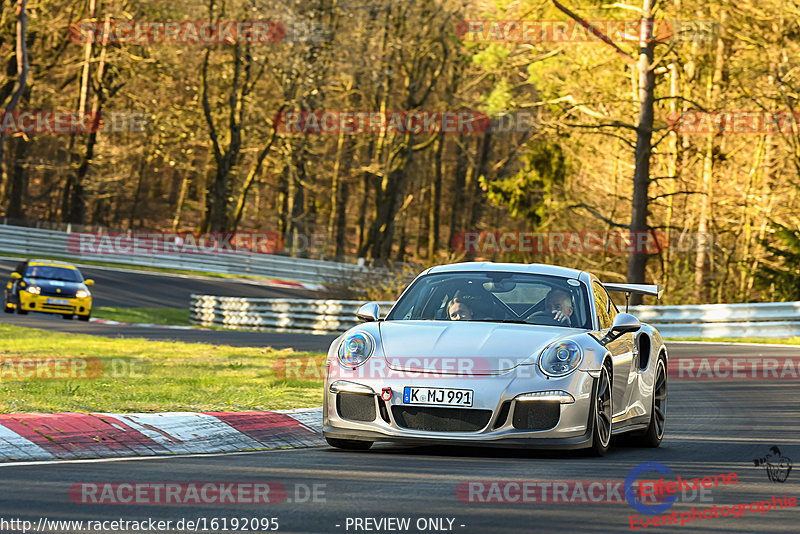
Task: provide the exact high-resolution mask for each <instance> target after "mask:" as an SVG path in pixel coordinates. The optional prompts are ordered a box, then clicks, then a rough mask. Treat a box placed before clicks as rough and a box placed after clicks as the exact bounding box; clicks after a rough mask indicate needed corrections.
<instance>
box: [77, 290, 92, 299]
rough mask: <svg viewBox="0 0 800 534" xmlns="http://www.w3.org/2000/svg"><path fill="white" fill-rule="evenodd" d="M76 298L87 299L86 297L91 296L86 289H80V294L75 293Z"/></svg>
mask: <svg viewBox="0 0 800 534" xmlns="http://www.w3.org/2000/svg"><path fill="white" fill-rule="evenodd" d="M75 296H76V297H78V298H79V299H85V298H86V297H88V296H89V292H88V291H86V290H85V289H79V290H78V292H77V293H75Z"/></svg>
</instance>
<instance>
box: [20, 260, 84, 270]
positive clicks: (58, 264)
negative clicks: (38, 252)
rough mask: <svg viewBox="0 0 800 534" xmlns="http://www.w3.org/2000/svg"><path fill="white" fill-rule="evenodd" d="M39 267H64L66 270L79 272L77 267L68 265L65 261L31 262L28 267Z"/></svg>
mask: <svg viewBox="0 0 800 534" xmlns="http://www.w3.org/2000/svg"><path fill="white" fill-rule="evenodd" d="M31 266H32V267H37V266H45V267H63V268H64V269H75V270H76V271H77V270H78V268H77V267H75V266H74V265H72V264H71V263H66V262H63V261H57V260H29V261H28V267H31Z"/></svg>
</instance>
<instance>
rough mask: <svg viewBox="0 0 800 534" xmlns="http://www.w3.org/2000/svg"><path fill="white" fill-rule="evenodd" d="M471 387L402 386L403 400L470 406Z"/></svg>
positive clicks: (407, 402) (406, 401) (417, 402)
mask: <svg viewBox="0 0 800 534" xmlns="http://www.w3.org/2000/svg"><path fill="white" fill-rule="evenodd" d="M472 396H473V392H472V390H471V389H446V388H417V387H410V386H406V387H404V388H403V402H404V403H406V404H435V405H437V406H466V407H471V406H472Z"/></svg>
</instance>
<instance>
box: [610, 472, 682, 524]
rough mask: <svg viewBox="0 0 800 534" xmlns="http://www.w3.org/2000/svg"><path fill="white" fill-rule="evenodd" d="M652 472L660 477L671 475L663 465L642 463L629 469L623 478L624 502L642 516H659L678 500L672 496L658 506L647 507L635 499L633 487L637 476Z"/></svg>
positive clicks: (675, 496)
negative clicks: (659, 474) (660, 475)
mask: <svg viewBox="0 0 800 534" xmlns="http://www.w3.org/2000/svg"><path fill="white" fill-rule="evenodd" d="M653 471H655V472H658V473H661V474H662V475H665V474H667V473H672V470H671V469H670V468H669V467H667V466H666V465H664V464H660V463H658V462H644V463H641V464H639V465H637V466H636V467H634V468H633V469H631V470H630V472H629V473H628V476H627V477H626V478H625V485H624V486H623V487H624V489H625V500H627V501H628V504H630V505H631V507H632V508H633V509H634V510H637V511H638V512H640V513H642V514H660V513H662V512H665V511H667V510H669V508H670V507H671V506H672V505H673V504H674V503H675V501H676V500H677V498H678V496H677V495H672V496H670V497H667V498H666V499H664V501H663V502H662V503H660V504H653V505H652V506H648V505H646V504H645V503H643V502H642V501H640V500H639V499H638V498H637V497H636V493H635V491H634V486H635V484H636V481H637V480H638V479H639V475H641V474H642V473H650V472H653Z"/></svg>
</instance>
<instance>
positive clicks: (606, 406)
mask: <svg viewBox="0 0 800 534" xmlns="http://www.w3.org/2000/svg"><path fill="white" fill-rule="evenodd" d="M592 405H593V406H592V414H593V417H594V419H593V423H594V425H593V427H594V428H593V429H592V447H591V449H590V452H591V454H593V455H594V456H604V455H605V454H606V453H607V452H608V449H609V448H610V447H611V416H612V414H611V378H610V376H609V373H608V367H607V366H605V365H604V366H603V368H602V369H601V370H600V377H599V378H598V379H597V388H596V389H595V395H594V402H593V403H592Z"/></svg>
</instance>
